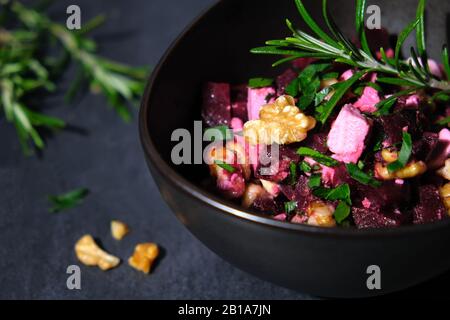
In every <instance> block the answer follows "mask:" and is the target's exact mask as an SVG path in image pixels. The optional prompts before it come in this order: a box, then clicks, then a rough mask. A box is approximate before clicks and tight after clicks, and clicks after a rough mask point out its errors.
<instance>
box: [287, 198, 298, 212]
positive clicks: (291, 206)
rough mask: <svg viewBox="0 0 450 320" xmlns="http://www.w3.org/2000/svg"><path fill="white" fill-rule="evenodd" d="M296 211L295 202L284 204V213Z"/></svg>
mask: <svg viewBox="0 0 450 320" xmlns="http://www.w3.org/2000/svg"><path fill="white" fill-rule="evenodd" d="M295 209H297V201H289V202H285V203H284V212H285V213H286V214H289V213H291V212H293V211H295Z"/></svg>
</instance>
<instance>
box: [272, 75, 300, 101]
mask: <svg viewBox="0 0 450 320" xmlns="http://www.w3.org/2000/svg"><path fill="white" fill-rule="evenodd" d="M295 78H297V73H296V72H295V71H293V70H292V69H287V70H286V71H285V72H283V73H282V74H281V75H279V76H278V77H277V79H276V84H277V95H278V96H281V95H283V94H286V87H287V86H288V85H289V84H290V83H291V82H292V81H293V80H294V79H295Z"/></svg>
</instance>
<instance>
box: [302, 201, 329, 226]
mask: <svg viewBox="0 0 450 320" xmlns="http://www.w3.org/2000/svg"><path fill="white" fill-rule="evenodd" d="M306 213H307V215H308V222H307V223H308V224H309V225H312V226H319V227H335V226H336V221H335V220H334V216H333V214H334V208H333V207H332V206H330V205H327V204H325V203H323V202H322V201H313V202H312V203H311V204H310V205H309V206H308V208H307V210H306Z"/></svg>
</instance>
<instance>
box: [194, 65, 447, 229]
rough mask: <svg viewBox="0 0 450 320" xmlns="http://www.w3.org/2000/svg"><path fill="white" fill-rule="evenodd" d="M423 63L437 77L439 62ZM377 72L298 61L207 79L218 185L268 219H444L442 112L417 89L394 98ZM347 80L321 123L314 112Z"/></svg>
mask: <svg viewBox="0 0 450 320" xmlns="http://www.w3.org/2000/svg"><path fill="white" fill-rule="evenodd" d="M429 65H430V68H431V69H432V70H433V72H435V74H436V76H438V77H442V72H441V70H440V67H439V65H438V64H437V63H435V62H434V61H432V60H430V62H429ZM377 76H378V75H377V73H376V72H372V73H360V72H359V71H358V70H357V69H356V68H354V69H346V68H345V66H344V65H342V64H336V63H323V62H321V61H317V60H314V59H307V58H300V59H297V60H295V61H294V62H293V63H292V66H291V67H290V68H288V69H286V70H285V71H284V72H283V73H282V74H280V75H279V76H278V77H276V79H269V78H254V79H250V81H249V83H248V84H240V85H230V84H229V83H212V82H210V83H207V84H206V85H205V87H204V93H203V111H202V116H203V120H204V123H205V124H206V125H207V126H208V127H210V128H214V129H217V130H220V131H224V130H226V131H227V132H226V134H224V135H223V137H224V139H223V140H222V141H216V142H215V143H214V145H215V147H214V148H212V149H211V150H210V152H209V157H210V158H211V159H212V160H213V162H212V163H211V164H210V165H209V167H210V172H211V175H212V177H213V178H214V179H215V180H216V185H217V188H218V190H220V192H221V193H222V194H223V196H224V197H227V198H229V199H234V200H235V201H238V202H240V203H242V206H244V207H245V208H251V209H254V210H257V211H260V212H262V213H264V214H267V215H268V216H271V217H273V219H276V220H281V221H289V222H292V223H304V224H309V225H315V226H324V227H332V226H336V225H342V226H349V225H355V226H356V227H358V228H378V227H398V226H401V225H404V224H422V223H427V222H433V221H438V220H443V219H448V218H449V208H450V206H449V205H450V201H449V198H448V197H449V196H450V185H449V184H447V183H446V182H447V180H448V179H449V178H450V160H447V158H448V156H449V153H450V131H449V130H448V129H447V126H448V125H447V123H448V121H447V120H448V119H447V115H448V114H449V111H450V109H449V108H448V107H447V104H446V102H445V101H444V102H442V101H440V100H432V99H431V97H430V96H429V95H428V94H427V92H425V91H414V92H409V93H407V94H402V95H399V96H397V95H396V93H397V92H398V91H397V88H396V87H394V86H392V85H389V84H385V83H381V82H378V81H377ZM348 79H354V81H353V83H352V85H351V86H350V88H349V90H348V91H346V92H345V94H344V95H343V96H342V97H341V98H340V100H339V102H338V104H337V105H336V107H335V108H334V110H333V112H332V114H330V118H329V119H328V121H327V122H325V123H323V124H322V123H320V122H319V120H317V118H316V117H314V114H315V112H314V110H315V109H317V108H318V107H320V106H321V105H322V104H323V102H326V101H329V100H330V99H333V96H334V95H335V94H336V90H337V89H336V88H339V86H340V85H342V84H343V83H347V82H345V81H348ZM392 97H394V98H392ZM385 101H387V102H385ZM380 102H384V103H382V104H380ZM319 112H320V109H319ZM316 114H317V112H316ZM273 149H276V152H273ZM262 153H263V154H262ZM261 159H265V160H266V162H267V163H268V164H269V165H268V166H264V165H263V164H262V163H261V162H262V160H261ZM268 159H269V161H267V160H268Z"/></svg>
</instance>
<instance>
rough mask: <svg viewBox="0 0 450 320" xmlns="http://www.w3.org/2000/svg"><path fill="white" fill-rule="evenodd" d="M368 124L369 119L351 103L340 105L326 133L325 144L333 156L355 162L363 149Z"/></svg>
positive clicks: (367, 132) (368, 127)
mask: <svg viewBox="0 0 450 320" xmlns="http://www.w3.org/2000/svg"><path fill="white" fill-rule="evenodd" d="M370 126H371V125H370V123H369V121H368V120H367V119H366V118H365V117H364V116H363V115H362V114H361V112H360V111H359V110H358V109H356V108H355V107H353V106H352V105H351V104H347V105H345V106H344V107H342V109H341V111H340V112H339V115H338V117H337V118H336V120H335V121H334V123H333V124H332V126H331V130H330V132H329V134H328V140H327V144H328V148H329V149H330V150H331V151H332V152H333V153H334V156H333V157H334V158H335V159H337V160H340V161H343V162H345V163H349V162H353V163H356V162H357V161H358V159H359V157H360V156H361V154H362V152H363V150H364V146H365V145H364V141H365V140H366V137H367V135H368V134H369V130H370Z"/></svg>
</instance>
